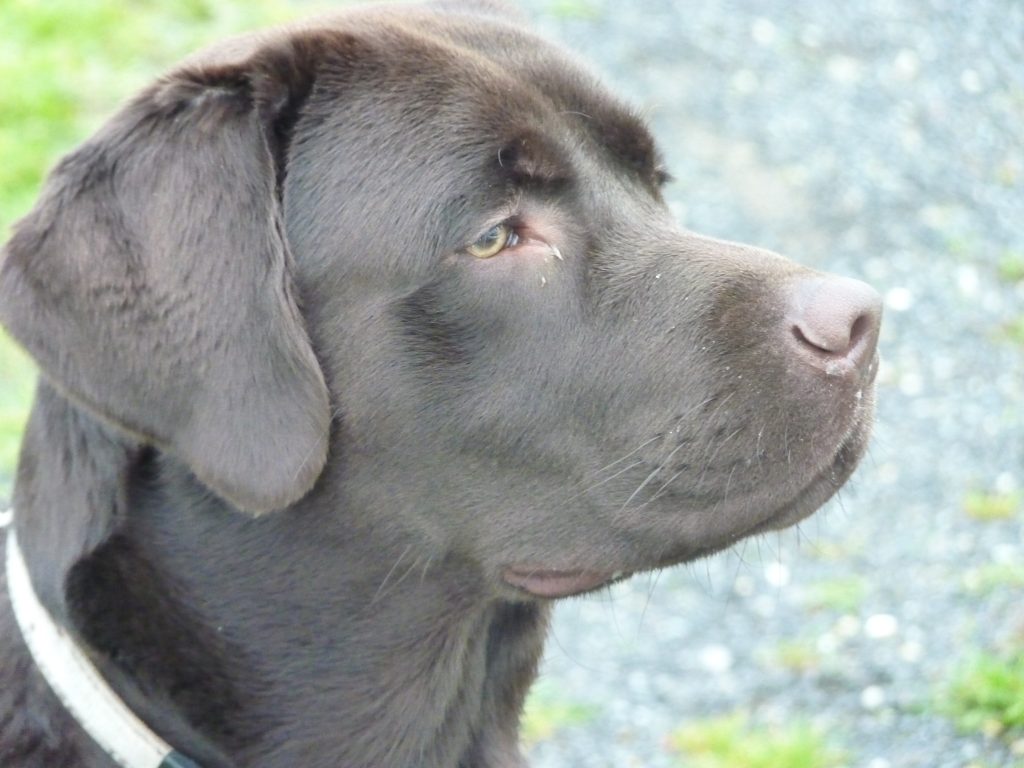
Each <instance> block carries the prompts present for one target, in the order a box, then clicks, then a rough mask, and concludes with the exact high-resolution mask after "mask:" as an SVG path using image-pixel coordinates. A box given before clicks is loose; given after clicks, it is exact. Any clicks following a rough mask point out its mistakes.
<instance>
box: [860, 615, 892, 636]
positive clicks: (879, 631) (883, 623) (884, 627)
mask: <svg viewBox="0 0 1024 768" xmlns="http://www.w3.org/2000/svg"><path fill="white" fill-rule="evenodd" d="M899 628H900V623H899V621H898V620H897V619H896V617H895V616H893V615H892V614H891V613H876V614H875V615H874V616H869V617H868V619H867V621H865V622H864V634H865V635H866V636H867V637H870V638H871V639H872V640H883V639H885V638H887V637H892V636H893V635H895V634H896V633H897V632H898V631H899Z"/></svg>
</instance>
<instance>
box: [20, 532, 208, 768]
mask: <svg viewBox="0 0 1024 768" xmlns="http://www.w3.org/2000/svg"><path fill="white" fill-rule="evenodd" d="M7 590H8V592H9V594H10V598H11V607H12V608H13V609H14V617H15V619H16V620H17V622H18V626H19V627H20V628H21V636H22V637H23V638H24V640H25V645H27V646H28V649H29V652H30V653H31V655H32V658H33V660H34V661H35V663H36V667H37V668H38V669H39V671H40V672H41V673H42V675H43V677H44V678H45V679H46V682H48V683H49V684H50V688H51V689H52V690H53V692H54V693H55V694H56V696H57V698H58V699H60V702H61V704H63V705H64V708H65V709H66V710H67V711H68V712H69V713H70V714H71V716H72V717H74V718H75V720H76V721H77V722H78V724H79V725H80V726H82V728H83V729H84V730H85V731H86V733H88V734H89V736H91V737H92V739H93V741H95V742H96V744H98V745H99V746H100V748H101V749H103V750H104V751H105V752H106V753H107V754H108V755H109V756H110V758H111V759H112V760H113V761H114V762H115V763H117V765H119V766H121V767H122V768H199V766H198V765H197V764H196V763H195V762H193V761H192V760H190V759H189V758H187V757H186V756H185V755H183V754H181V753H180V752H178V751H176V750H175V749H173V748H172V747H171V746H170V745H169V744H168V743H167V742H165V741H164V740H163V739H161V738H160V737H159V736H157V735H156V734H155V733H153V731H151V730H150V729H149V728H148V727H147V726H146V724H145V723H143V722H142V720H140V719H139V718H138V716H137V715H136V714H135V713H134V712H132V711H131V710H130V709H129V708H128V705H127V704H125V703H124V701H122V700H121V697H120V696H118V695H117V694H116V693H114V691H113V690H112V689H111V687H110V686H109V685H108V684H107V682H106V680H104V679H103V678H102V677H101V676H100V673H99V671H98V670H97V669H96V667H95V666H94V665H93V663H92V662H91V661H89V659H88V657H87V656H86V655H85V653H83V652H82V649H81V648H79V647H78V645H77V644H76V643H75V641H74V638H72V637H71V635H70V634H69V633H68V631H67V630H66V629H64V627H62V626H60V625H59V624H57V622H55V621H54V620H53V617H52V616H50V613H49V612H48V611H47V610H46V609H45V608H44V607H43V605H42V603H40V602H39V598H38V597H37V596H36V593H35V590H34V589H33V588H32V581H31V579H30V578H29V574H28V569H27V568H26V566H25V559H24V558H23V557H22V554H21V549H20V548H19V547H18V541H17V539H16V538H15V536H14V527H13V526H11V527H10V529H9V530H8V531H7Z"/></svg>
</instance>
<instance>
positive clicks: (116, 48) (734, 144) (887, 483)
mask: <svg viewBox="0 0 1024 768" xmlns="http://www.w3.org/2000/svg"><path fill="white" fill-rule="evenodd" d="M520 5H521V6H522V7H523V8H524V9H525V10H526V11H527V13H528V15H529V16H530V17H531V18H532V19H533V20H534V22H535V24H536V26H537V27H538V28H539V29H540V30H541V31H542V32H543V33H544V34H546V35H547V36H548V37H550V38H553V39H555V40H559V41H562V42H564V43H565V44H566V45H567V46H568V47H570V48H571V49H573V50H575V51H577V52H578V53H579V54H580V56H581V58H583V59H584V60H586V61H589V62H590V63H591V64H592V66H593V67H594V68H595V69H596V70H597V71H598V72H599V73H600V74H602V76H603V77H604V78H605V79H606V80H607V81H608V82H609V84H611V85H612V86H613V88H614V89H615V90H617V91H618V92H620V93H621V94H623V95H625V96H626V97H627V99H628V100H629V101H631V102H632V103H633V104H634V105H635V106H636V107H637V108H638V110H640V111H641V112H642V113H643V114H644V115H646V116H647V117H648V119H649V120H650V121H651V123H652V126H653V128H654V132H655V135H656V136H657V137H658V138H659V140H660V142H661V145H662V149H663V151H664V153H665V155H666V157H667V159H668V165H669V168H670V170H671V172H672V173H673V175H674V176H675V178H676V181H675V182H674V183H673V184H672V185H671V186H670V188H669V190H668V193H667V196H668V199H669V201H670V204H671V206H672V208H673V211H674V212H675V214H676V216H677V218H678V219H679V221H680V222H681V223H682V224H683V225H684V226H686V227H688V228H691V229H694V230H698V231H701V232H705V233H707V234H711V235H715V236H719V237H724V238H728V239H732V240H742V241H747V242H751V243H755V244H757V245H761V246H764V247H768V248H771V249H773V250H777V251H780V252H782V253H784V254H786V255H788V256H790V257H792V258H794V259H797V260H798V261H801V262H804V263H806V264H809V265H811V266H813V267H816V268H819V269H826V270H830V271H835V272H840V273H843V274H848V275H851V276H855V277H859V278H861V279H864V280H866V281H868V282H870V283H872V284H873V285H875V287H876V288H878V289H879V290H880V291H881V292H882V294H883V295H884V297H885V303H886V316H885V320H884V323H883V335H882V341H881V350H882V358H883V366H882V370H881V373H880V381H879V387H878V389H879V391H878V399H879V405H878V424H877V428H876V437H875V439H874V441H873V445H872V448H871V451H870V454H869V456H868V457H867V458H866V460H865V462H864V466H863V467H862V468H861V469H860V470H859V471H858V473H857V475H856V476H855V478H854V480H853V481H852V483H851V484H850V485H849V486H848V487H847V488H846V489H844V491H843V492H842V494H841V496H840V497H839V498H838V499H837V500H836V501H834V502H832V503H831V504H830V505H829V506H828V507H827V508H826V509H825V510H824V511H822V512H821V513H819V514H818V515H816V516H815V517H813V518H811V519H810V520H808V521H806V522H805V523H803V524H802V525H801V526H800V527H799V529H798V530H795V531H790V532H786V533H783V534H779V535H772V536H768V537H762V538H761V539H758V540H754V541H749V542H746V543H744V544H740V545H738V546H737V547H736V548H735V549H734V550H733V551H730V552H728V553H724V554H722V555H720V556H717V557H714V558H711V559H708V560H706V561H702V562H700V563H696V564H693V565H690V566H686V567H680V568H676V569H672V570H669V571H666V572H664V573H661V574H658V575H651V576H640V577H636V578H634V579H633V580H632V581H630V582H628V583H626V584H622V585H619V586H617V587H615V588H613V589H612V590H610V592H607V593H604V594H601V595H597V596H590V597H586V598H581V599H576V600H571V601H567V602H565V603H563V604H561V605H560V606H559V607H558V609H557V612H556V620H555V626H554V630H553V634H552V637H551V639H550V641H549V645H548V654H547V658H546V660H545V664H544V668H543V671H542V674H541V678H540V680H539V682H538V684H537V686H536V687H535V689H534V692H533V694H532V696H531V699H530V702H529V706H528V710H527V713H526V716H525V720H524V738H525V740H526V743H527V747H528V751H529V754H530V757H531V760H532V761H533V764H534V765H535V766H539V767H543V768H560V767H563V766H609V767H611V766H644V767H645V768H647V767H654V768H660V767H665V768H669V767H676V766H694V767H695V768H838V767H839V766H850V767H857V768H897V767H898V768H909V767H911V766H920V767H921V768H945V767H947V766H949V767H950V768H952V767H954V766H955V767H957V768H1007V767H1009V766H1024V3H1022V2H1020V0H975V1H974V2H971V3H964V2H956V1H955V0H863V2H858V3H847V2H840V1H839V0H817V1H815V2H804V3H791V2H785V1H784V0H677V1H676V2H672V0H646V1H645V2H631V3H615V2H612V1H611V0H523V1H522V2H520ZM324 7H327V4H325V3H316V4H313V3H309V2H285V1H284V0H251V1H249V2H243V1H241V0H235V1H232V2H213V0H187V1H186V2H170V0H143V1H141V2H133V3H130V4H129V3H117V2H112V1H106V0H97V1H94V2H88V1H86V0H79V1H77V2H72V0H46V1H45V2H44V1H42V0H38V1H35V2H30V1H29V0H0V30H2V31H0V83H3V86H2V88H0V161H2V162H0V236H2V237H3V238H4V239H6V235H7V233H8V232H9V228H10V225H11V223H12V222H13V221H14V220H15V219H16V218H17V217H18V216H20V215H22V214H24V213H25V212H27V210H28V208H29V207H30V205H31V203H32V201H33V199H34V197H35V195H36V194H37V192H38V188H39V184H40V181H41V178H42V175H43V173H44V172H45V170H46V169H47V168H48V167H49V166H51V165H52V164H53V163H54V161H55V160H56V159H57V157H59V155H60V154H61V153H63V152H65V151H67V150H68V149H70V148H71V147H72V146H74V145H75V144H76V143H77V142H79V141H80V140H82V139H83V138H85V137H86V136H87V135H88V134H89V133H90V132H91V131H92V130H94V129H95V128H96V127H97V126H98V125H99V123H100V122H101V120H102V119H103V117H104V116H105V115H108V114H109V113H110V111H111V110H112V109H113V108H114V107H115V105H116V104H117V103H118V102H119V101H120V100H122V99H124V98H125V97H127V96H128V95H130V94H131V93H132V91H133V90H134V89H136V88H138V87H139V86H141V85H143V84H144V83H145V82H146V81H147V80H148V79H149V78H151V77H152V76H153V75H154V74H155V73H157V72H159V71H160V70H161V69H163V68H164V67H166V66H168V65H169V64H171V63H173V62H174V60H175V59H177V58H178V57H180V56H181V55H183V54H184V53H187V52H188V51H190V50H192V49H193V48H195V47H196V46H198V45H202V44H205V43H207V42H210V41H212V40H214V39H216V38H218V37H221V36H223V35H225V34H229V33H232V32H236V31H239V30H243V29H250V28H253V27H255V26H260V25H263V24H266V23H271V22H274V21H278V20H282V19H286V18H291V17H294V16H296V15H300V14H303V13H306V12H309V11H310V10H313V9H322V8H324ZM33 380H34V371H33V368H32V366H31V364H30V363H29V362H28V361H27V360H26V359H25V358H24V357H23V356H22V355H21V354H20V352H19V351H18V350H17V349H16V348H15V347H14V346H13V345H12V344H11V343H10V342H9V341H8V340H7V339H6V338H5V337H3V336H2V335H0V506H2V504H3V502H2V500H3V499H4V498H8V497H9V494H10V487H11V478H12V475H13V469H14V463H15V458H16V452H17V444H18V440H19V435H20V432H21V429H22V426H23V424H24V420H25V417H26V413H27V407H28V403H29V400H30V397H31V391H32V386H33Z"/></svg>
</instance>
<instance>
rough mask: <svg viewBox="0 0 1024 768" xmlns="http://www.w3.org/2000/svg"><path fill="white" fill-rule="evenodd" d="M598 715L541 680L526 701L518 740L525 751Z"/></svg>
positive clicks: (593, 708) (597, 709)
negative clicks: (525, 748) (526, 748)
mask: <svg viewBox="0 0 1024 768" xmlns="http://www.w3.org/2000/svg"><path fill="white" fill-rule="evenodd" d="M599 712H600V709H599V708H598V707H597V706H595V705H593V704H587V703H584V702H580V701H575V700H573V699H570V698H568V697H566V696H563V695H562V694H560V693H558V691H556V690H555V688H554V687H553V686H551V685H548V684H547V683H546V682H545V681H544V680H541V681H539V682H538V683H536V684H535V685H534V686H533V688H532V689H531V690H530V695H529V696H528V697H527V699H526V706H525V708H524V710H523V717H522V721H521V723H520V738H521V740H522V743H523V744H524V745H525V746H527V747H528V746H530V745H532V744H537V743H538V742H541V741H549V740H550V739H551V738H552V737H553V736H555V734H557V733H558V732H559V731H562V730H564V729H566V728H572V727H573V726H579V725H585V724H586V723H589V722H591V721H592V720H593V719H594V718H595V717H597V715H598V714H599Z"/></svg>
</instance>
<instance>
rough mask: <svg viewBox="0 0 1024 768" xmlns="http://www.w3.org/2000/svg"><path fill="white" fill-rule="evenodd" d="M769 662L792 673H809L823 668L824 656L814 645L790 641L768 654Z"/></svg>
mask: <svg viewBox="0 0 1024 768" xmlns="http://www.w3.org/2000/svg"><path fill="white" fill-rule="evenodd" d="M767 661H768V662H769V663H770V664H772V665H774V666H777V667H781V668H782V669H787V670H789V671H790V672H808V671H810V670H812V669H818V668H819V667H820V666H821V664H822V654H821V652H820V651H819V650H818V649H817V647H815V645H814V644H813V643H810V642H806V641H805V642H798V641H790V642H785V643H780V644H779V645H778V646H777V647H776V648H775V650H774V651H771V652H770V653H769V654H767Z"/></svg>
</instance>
